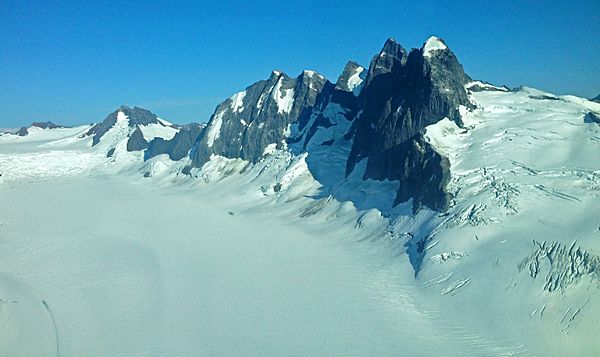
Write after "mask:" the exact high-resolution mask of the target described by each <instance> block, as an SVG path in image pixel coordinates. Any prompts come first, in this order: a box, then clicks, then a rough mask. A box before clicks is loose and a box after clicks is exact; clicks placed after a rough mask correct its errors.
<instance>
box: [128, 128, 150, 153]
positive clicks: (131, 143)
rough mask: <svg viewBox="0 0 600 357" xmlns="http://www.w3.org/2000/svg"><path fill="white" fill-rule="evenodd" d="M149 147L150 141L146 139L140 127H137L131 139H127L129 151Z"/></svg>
mask: <svg viewBox="0 0 600 357" xmlns="http://www.w3.org/2000/svg"><path fill="white" fill-rule="evenodd" d="M147 148H148V142H147V141H146V139H144V133H142V130H140V128H139V127H137V128H135V130H134V131H133V133H132V134H131V136H130V137H129V140H127V151H142V150H146V149H147Z"/></svg>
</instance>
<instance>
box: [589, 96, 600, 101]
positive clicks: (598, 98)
mask: <svg viewBox="0 0 600 357" xmlns="http://www.w3.org/2000/svg"><path fill="white" fill-rule="evenodd" d="M591 100H592V101H593V102H596V103H600V95H598V96H597V97H596V98H593V99H591Z"/></svg>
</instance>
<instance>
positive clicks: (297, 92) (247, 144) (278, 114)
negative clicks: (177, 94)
mask: <svg viewBox="0 0 600 357" xmlns="http://www.w3.org/2000/svg"><path fill="white" fill-rule="evenodd" d="M325 84H326V79H325V78H324V77H323V76H321V75H320V74H318V73H316V72H312V71H304V72H303V73H302V74H301V75H299V76H298V77H296V78H290V77H288V76H287V75H285V74H283V73H281V72H278V71H274V72H273V73H272V74H271V77H270V78H269V79H267V80H263V81H259V82H257V83H255V84H253V85H251V86H250V87H248V88H246V90H245V91H244V92H240V93H238V94H236V95H234V96H233V97H231V98H229V99H227V100H226V101H224V102H223V103H221V104H219V106H217V109H216V110H215V112H214V114H213V115H212V117H211V119H210V121H209V122H208V126H207V128H206V129H205V130H204V131H203V132H202V134H201V135H200V136H199V138H198V141H197V143H196V145H195V146H194V148H193V150H192V152H191V154H190V155H191V158H192V165H193V166H195V167H200V166H202V165H203V164H204V163H205V162H207V161H208V160H209V159H210V156H211V155H213V154H216V155H221V156H224V157H228V158H241V159H244V160H248V161H250V162H253V163H255V162H257V161H258V160H260V159H261V158H262V156H263V153H264V150H265V148H266V147H267V146H268V145H269V144H276V145H277V147H278V148H281V147H283V144H284V139H286V138H287V137H288V136H289V133H288V130H289V128H290V125H291V124H293V123H296V122H299V121H302V120H303V118H306V117H307V116H309V115H310V113H311V111H312V108H313V106H314V105H315V103H316V100H317V96H318V94H319V93H320V92H321V91H322V89H323V87H324V86H325ZM304 120H305V119H304Z"/></svg>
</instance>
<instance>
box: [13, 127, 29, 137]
mask: <svg viewBox="0 0 600 357" xmlns="http://www.w3.org/2000/svg"><path fill="white" fill-rule="evenodd" d="M16 134H17V135H18V136H26V135H28V134H29V130H27V127H26V126H24V127H22V128H21V129H19V131H17V132H16Z"/></svg>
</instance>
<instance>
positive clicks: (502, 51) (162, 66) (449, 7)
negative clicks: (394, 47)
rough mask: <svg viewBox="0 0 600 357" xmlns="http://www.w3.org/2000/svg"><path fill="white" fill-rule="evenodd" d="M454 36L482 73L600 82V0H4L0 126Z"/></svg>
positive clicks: (205, 104)
mask: <svg viewBox="0 0 600 357" xmlns="http://www.w3.org/2000/svg"><path fill="white" fill-rule="evenodd" d="M430 35H437V36H439V37H441V38H443V39H444V40H445V41H446V43H447V44H448V45H449V47H450V48H451V49H452V50H453V51H454V52H455V53H456V55H457V57H458V58H459V60H460V61H461V63H462V64H463V65H464V67H465V70H466V72H467V73H468V74H469V75H470V76H471V77H473V78H476V79H483V80H486V81H489V82H492V83H496V84H506V85H508V86H511V87H513V86H517V85H520V84H525V85H530V86H533V87H536V88H539V89H542V90H546V91H549V92H552V93H557V94H575V95H579V96H585V97H592V96H596V95H598V94H600V1H599V0H579V1H554V0H547V1H523V0H514V1H512V0H506V1H456V2H454V1H448V0H445V1H399V0H392V1H368V2H367V1H364V2H362V1H350V0H344V1H322V0H321V1H312V0H305V1H283V0H280V1H273V0H266V1H249V2H242V1H225V0H221V1H192V2H186V1H159V0H157V1H134V0H129V1H115V2H104V1H102V2H100V1H91V0H90V1H63V2H56V1H13V0H2V1H0V81H1V84H0V127H16V126H20V125H24V124H25V123H29V122H31V121H34V120H36V121H38V120H44V121H45V120H52V121H54V122H57V123H61V124H78V123H88V122H97V121H101V120H103V119H104V118H105V117H106V115H107V114H108V113H110V112H112V111H114V110H115V109H116V108H117V107H118V106H119V105H121V104H126V105H130V106H133V105H138V106H142V107H145V108H147V109H150V110H152V111H153V112H155V113H157V114H158V115H159V116H161V117H163V118H164V119H167V120H170V121H172V122H176V123H186V122H190V121H206V120H208V118H209V117H210V115H211V114H212V112H213V110H214V108H215V106H216V104H218V103H219V102H220V101H222V100H224V99H225V98H227V97H229V96H231V95H232V94H233V93H235V92H237V91H240V90H243V89H244V88H245V87H246V86H248V85H250V84H251V83H253V82H255V81H257V80H260V79H264V78H267V77H268V76H269V74H270V72H271V71H272V70H273V69H280V70H283V71H284V72H286V73H288V74H289V75H294V76H295V75H297V74H299V73H300V72H301V71H302V70H303V69H313V70H316V71H318V72H320V73H322V74H324V75H325V76H326V77H327V78H329V79H330V80H332V81H335V80H336V79H337V76H338V75H339V73H340V72H341V71H342V69H343V67H344V64H345V63H346V61H347V60H350V59H352V60H355V61H358V62H359V63H361V64H363V65H364V66H367V65H368V64H369V61H370V59H371V57H372V56H373V55H374V54H376V53H377V52H378V51H379V50H380V48H381V46H382V45H383V43H384V42H385V40H386V39H387V38H388V37H394V38H395V39H396V40H398V41H399V42H400V43H402V44H403V45H404V47H406V48H412V47H420V46H421V45H422V43H423V42H424V41H425V40H426V38H427V37H429V36H430Z"/></svg>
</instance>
